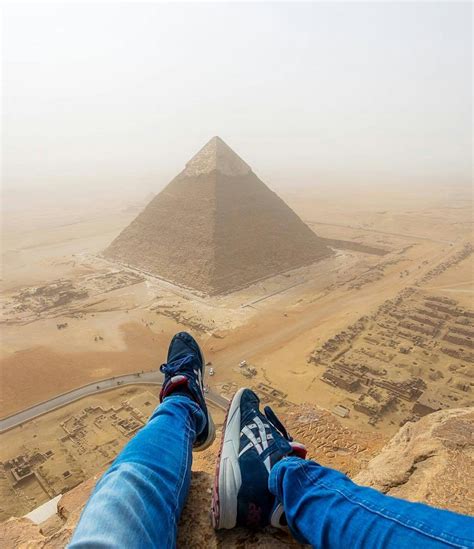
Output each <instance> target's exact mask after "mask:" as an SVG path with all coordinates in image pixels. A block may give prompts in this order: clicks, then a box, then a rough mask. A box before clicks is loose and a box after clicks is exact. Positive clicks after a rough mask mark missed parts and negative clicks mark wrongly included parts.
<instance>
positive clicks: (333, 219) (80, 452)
mask: <svg viewBox="0 0 474 549" xmlns="http://www.w3.org/2000/svg"><path fill="white" fill-rule="evenodd" d="M266 183H267V184H269V186H270V187H272V182H271V181H268V182H266ZM272 188H273V190H275V191H276V192H277V193H278V195H279V196H280V197H281V198H282V199H283V200H284V201H285V202H286V204H288V205H289V206H290V207H291V208H292V209H293V210H294V211H295V212H296V213H297V214H298V215H299V217H300V218H301V219H302V220H303V221H304V222H305V223H306V224H307V225H308V226H309V227H311V229H313V230H314V231H315V232H316V233H317V235H318V236H319V237H321V238H322V239H325V242H326V245H327V246H328V247H329V248H330V249H331V250H332V252H333V253H332V254H330V255H329V256H327V257H324V258H322V259H320V260H319V261H316V262H314V263H313V264H311V265H307V266H304V267H301V268H298V269H294V270H288V271H286V272H283V273H280V274H279V275H277V276H274V277H272V278H266V279H264V280H260V281H258V282H256V283H254V284H252V285H250V286H247V287H245V288H241V289H239V290H238V291H234V292H233V293H229V294H225V295H220V296H218V295H215V296H211V297H207V296H204V295H199V294H198V293H195V292H193V291H191V290H189V289H185V288H181V287H178V286H175V285H173V284H171V283H170V282H168V281H165V280H163V279H160V278H158V277H154V276H152V275H150V274H149V273H146V272H141V271H139V270H137V269H134V268H129V267H127V266H124V265H123V264H118V263H114V262H113V261H111V260H109V259H106V258H105V257H103V256H102V252H103V251H104V250H105V249H106V248H107V247H108V246H109V245H110V243H111V242H112V241H113V240H114V238H116V237H117V235H118V234H119V233H120V232H121V231H122V230H123V229H124V228H125V227H126V226H127V225H128V224H129V223H130V222H131V221H132V220H133V219H134V218H135V217H136V216H137V214H138V213H139V212H140V211H141V210H142V209H143V207H144V206H145V205H146V204H147V203H148V202H149V200H150V199H151V198H152V196H153V194H152V195H150V188H146V189H145V188H141V187H140V186H137V187H136V188H135V189H133V188H129V189H127V190H126V191H124V190H123V189H122V188H121V190H120V192H119V191H117V192H115V193H106V192H105V191H104V192H102V191H100V189H98V188H95V189H94V190H91V192H90V194H88V193H86V192H85V191H84V192H82V194H81V192H80V190H78V191H77V193H76V194H75V195H73V196H71V195H70V194H69V193H67V192H61V190H58V192H57V193H52V194H51V195H50V196H47V197H45V196H42V197H41V198H38V199H37V198H36V197H34V196H33V195H32V196H27V197H25V196H24V194H23V193H20V192H19V191H18V192H13V191H12V192H11V196H7V197H6V198H8V200H6V201H5V206H4V211H3V245H2V264H3V279H2V294H1V302H2V319H1V323H2V325H1V331H2V346H1V354H0V367H1V380H2V383H1V386H2V389H1V397H2V402H1V413H0V416H1V417H2V425H3V432H2V434H1V437H2V444H1V449H0V462H1V464H0V494H1V501H2V503H1V509H0V515H1V517H0V518H2V519H5V518H7V517H9V516H12V515H16V516H19V515H21V514H24V513H27V512H28V511H30V510H32V509H34V508H35V507H37V506H38V505H40V504H41V503H43V502H44V501H47V500H48V499H50V498H52V497H54V496H55V495H57V494H60V493H64V492H65V491H67V490H68V489H70V488H71V487H73V486H75V485H77V484H78V483H79V482H81V481H82V480H84V479H87V478H89V477H90V476H92V475H93V474H95V473H96V472H97V471H99V470H100V469H101V468H103V467H104V466H105V465H106V464H107V463H109V462H110V461H111V459H113V457H114V456H115V455H116V454H117V452H118V451H119V449H120V448H121V446H122V445H123V444H124V443H125V442H126V440H127V439H128V438H129V437H130V436H131V435H132V434H133V433H134V432H135V431H136V430H137V429H138V428H140V427H141V426H142V425H143V424H144V422H145V421H146V418H147V417H148V415H149V414H150V412H151V411H152V409H153V407H154V406H156V404H157V402H158V399H157V395H158V392H159V384H158V383H153V384H151V383H147V382H146V379H148V378H146V376H147V375H148V373H149V372H152V371H155V370H157V368H158V367H159V365H160V364H161V363H162V362H164V361H165V358H166V352H167V346H168V343H169V340H170V338H171V337H172V336H173V334H174V333H176V332H177V331H181V330H187V331H189V332H191V333H192V334H193V335H194V336H195V337H196V339H197V340H198V341H199V343H200V344H201V346H202V348H203V350H204V354H205V357H206V361H207V377H206V384H207V385H208V388H209V394H210V395H211V394H212V395H214V399H215V402H214V401H212V400H211V407H212V409H213V411H214V413H215V415H216V418H217V423H222V420H223V414H224V412H223V409H222V408H223V406H222V405H221V402H225V400H222V401H220V400H219V398H222V399H229V398H230V397H231V396H232V394H233V392H234V391H235V390H236V389H237V388H238V387H241V386H248V387H252V388H254V389H255V390H256V391H257V392H258V393H259V394H260V395H262V399H263V400H264V401H265V402H270V403H271V404H272V406H274V407H275V408H276V409H277V411H278V410H280V411H283V412H284V411H285V409H287V408H288V407H291V406H292V405H303V403H310V404H317V405H318V406H320V407H322V408H325V409H326V410H328V411H329V412H330V413H332V414H335V415H336V416H338V420H339V421H340V422H341V423H342V425H347V427H348V428H350V429H356V430H359V431H363V432H370V433H374V434H375V435H376V437H377V438H378V439H379V440H380V441H381V442H383V441H385V440H388V438H389V437H390V436H392V435H393V434H394V433H395V432H397V431H398V429H399V428H400V425H403V424H404V423H405V422H406V421H408V420H413V419H416V418H417V417H421V416H423V415H425V414H427V413H430V412H432V411H434V410H438V409H443V408H457V407H462V406H468V405H472V404H473V400H474V397H473V395H474V350H473V338H474V327H473V324H474V306H473V291H474V287H473V286H474V284H473V255H472V252H473V244H472V236H473V225H472V223H473V217H472V194H471V189H469V188H467V187H461V186H459V187H458V186H455V185H449V186H441V185H438V186H436V185H432V186H429V187H424V186H421V185H420V186H417V185H410V186H409V185H405V186H404V185H403V184H400V185H398V186H396V185H383V183H382V182H381V183H380V184H378V185H370V186H369V185H365V184H357V185H356V184H354V185H346V186H340V185H337V186H336V185H328V184H326V185H318V184H316V183H315V184H314V185H313V186H311V187H310V188H288V187H287V188H281V189H279V188H274V187H272ZM158 191H159V189H156V190H154V192H158ZM111 196H112V198H110V197H111ZM195 253H196V254H199V249H196V250H195ZM125 374H131V375H134V376H135V377H136V381H137V383H129V382H127V384H126V385H127V386H122V382H121V381H120V379H118V380H117V386H114V381H113V380H112V381H111V382H110V383H112V385H110V386H107V390H102V389H103V388H104V387H105V386H101V385H100V384H101V383H102V380H111V378H115V377H117V376H122V375H125ZM150 375H154V374H150ZM142 379H143V382H142ZM87 384H97V385H96V387H97V394H95V395H88V396H86V397H84V398H82V399H80V400H76V401H75V402H73V403H70V404H67V405H65V406H61V407H59V408H57V409H56V410H54V411H50V412H48V413H45V414H43V415H40V416H38V417H35V418H34V419H31V420H29V421H22V422H20V423H21V424H17V425H14V426H11V425H7V423H5V421H6V420H5V418H8V417H9V416H13V417H16V416H15V414H17V413H19V412H21V411H22V410H25V409H26V408H29V407H32V406H35V405H37V404H39V403H42V402H44V401H48V400H49V399H52V398H54V397H56V396H58V395H60V394H62V393H65V392H67V391H71V390H74V389H77V388H79V387H82V386H84V385H87ZM216 399H217V400H216ZM335 451H336V452H337V449H335Z"/></svg>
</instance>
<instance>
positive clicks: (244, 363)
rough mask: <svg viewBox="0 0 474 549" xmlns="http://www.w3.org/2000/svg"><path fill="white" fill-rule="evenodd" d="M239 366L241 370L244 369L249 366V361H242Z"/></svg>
mask: <svg viewBox="0 0 474 549" xmlns="http://www.w3.org/2000/svg"><path fill="white" fill-rule="evenodd" d="M239 366H240V367H241V368H243V367H244V366H247V361H246V360H242V361H241V362H240V364H239Z"/></svg>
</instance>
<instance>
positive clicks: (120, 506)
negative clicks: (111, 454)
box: [70, 395, 205, 549]
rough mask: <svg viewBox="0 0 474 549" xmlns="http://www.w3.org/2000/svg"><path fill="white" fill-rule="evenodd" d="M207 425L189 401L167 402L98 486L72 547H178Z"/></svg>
mask: <svg viewBox="0 0 474 549" xmlns="http://www.w3.org/2000/svg"><path fill="white" fill-rule="evenodd" d="M204 422H205V417H204V414H203V412H202V410H201V408H200V407H199V406H198V404H197V403H196V402H194V401H192V400H191V399H190V398H189V397H187V396H184V395H176V396H170V397H168V398H166V399H165V400H164V401H163V403H162V404H161V405H160V406H158V408H157V409H156V410H155V412H154V413H153V415H152V416H151V418H150V421H149V422H148V424H147V425H146V426H145V427H144V428H143V429H142V430H141V431H140V432H139V433H138V434H137V435H136V436H135V438H133V439H132V440H131V441H130V442H129V443H128V444H127V446H126V447H125V448H124V450H123V451H122V452H121V453H120V454H119V456H118V457H117V459H116V460H115V461H114V463H113V464H112V466H111V467H110V469H109V470H108V471H107V472H106V473H105V474H104V476H103V477H102V479H101V480H100V481H99V482H98V484H97V486H96V488H95V490H94V492H93V494H92V496H91V498H90V500H89V502H88V504H87V506H86V507H85V509H84V511H83V513H82V516H81V519H80V521H79V524H78V526H77V528H76V531H75V533H74V536H73V538H72V540H71V543H70V547H71V548H73V549H77V548H80V547H94V548H101V547H102V548H105V547H109V548H112V547H115V548H117V547H127V549H132V548H135V547H136V548H139V547H157V546H159V547H173V546H174V545H175V543H176V528H177V522H178V520H179V517H180V514H181V511H182V508H183V505H184V502H185V500H186V497H187V494H188V491H189V484H190V470H191V462H192V447H193V442H194V440H195V438H196V433H199V432H200V430H202V428H203V425H204Z"/></svg>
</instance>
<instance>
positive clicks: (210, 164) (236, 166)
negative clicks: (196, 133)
mask: <svg viewBox="0 0 474 549" xmlns="http://www.w3.org/2000/svg"><path fill="white" fill-rule="evenodd" d="M213 171H218V172H221V173H223V174H225V175H246V174H248V173H250V172H251V171H252V168H251V167H250V166H249V165H248V164H247V163H246V162H244V161H243V160H242V159H241V158H240V156H239V155H238V154H237V153H235V152H234V151H233V150H232V149H231V148H230V147H229V145H227V144H226V143H225V141H224V140H223V139H222V138H220V137H219V136H218V135H215V136H214V137H211V139H210V140H209V141H208V142H207V143H206V145H204V147H203V148H202V149H201V150H200V151H199V152H198V153H197V154H196V155H194V156H193V157H192V158H191V160H190V161H189V162H188V163H187V164H186V168H185V170H184V173H185V175H188V176H197V175H202V174H206V173H210V172H213Z"/></svg>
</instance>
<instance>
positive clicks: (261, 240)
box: [104, 137, 331, 295]
mask: <svg viewBox="0 0 474 549" xmlns="http://www.w3.org/2000/svg"><path fill="white" fill-rule="evenodd" d="M330 253H331V251H330V250H329V248H327V246H326V245H325V244H324V242H323V241H322V239H320V238H319V237H318V236H317V235H316V234H315V233H314V232H313V231H312V230H311V229H310V228H309V227H308V226H307V225H306V224H305V223H303V221H301V219H300V218H299V217H298V216H297V215H296V214H295V213H294V212H293V210H291V208H289V207H288V206H287V205H286V204H285V203H284V202H283V200H281V198H279V197H278V196H277V195H276V194H275V193H274V192H273V191H271V190H270V189H269V188H268V187H267V186H266V185H265V184H264V183H263V182H262V181H261V180H260V179H259V178H258V177H257V176H256V175H255V174H254V173H253V171H252V169H251V168H250V166H249V165H248V164H246V163H245V162H244V161H243V160H242V159H241V158H240V157H239V156H238V155H237V154H236V153H234V151H233V150H232V149H231V148H230V147H229V146H228V145H226V144H225V143H224V141H222V139H220V138H219V137H213V138H212V139H211V140H210V141H209V142H208V143H207V144H206V145H205V146H204V147H203V148H202V149H201V150H200V151H199V152H198V153H197V154H196V155H195V156H194V157H193V158H192V159H191V160H190V161H189V162H188V163H187V164H186V167H185V169H184V170H183V171H182V172H181V173H180V174H178V175H177V176H176V177H175V178H174V179H173V180H172V181H171V182H170V183H169V184H168V186H167V187H165V188H164V189H163V191H161V193H159V194H158V195H157V196H155V197H154V198H153V200H152V201H151V202H150V203H149V204H148V206H146V208H145V209H144V210H143V211H142V212H141V213H140V214H139V215H138V216H137V217H136V219H135V220H134V221H132V223H130V225H129V226H128V227H127V228H126V229H124V230H123V231H122V233H121V234H120V235H119V236H118V237H117V238H116V239H115V240H114V241H113V242H112V244H111V245H110V246H109V247H108V248H107V249H106V250H105V251H104V256H105V257H107V258H109V259H112V260H116V261H119V262H121V263H124V264H127V265H129V266H131V267H135V268H137V269H140V270H143V271H146V272H149V273H151V274H153V275H155V276H158V277H160V278H163V279H165V280H167V281H169V282H172V283H173V284H177V285H179V286H184V287H186V288H189V289H193V290H197V291H198V292H200V293H203V294H208V295H213V294H222V293H228V292H230V291H233V290H237V289H239V288H242V287H245V286H247V285H249V284H251V283H253V282H256V281H257V280H261V279H263V278H267V277H269V276H273V275H276V274H278V273H282V272H284V271H288V270H290V269H294V268H297V267H301V266H303V265H308V264H310V263H313V262H314V261H316V260H318V259H321V258H323V257H325V256H328V255H329V254H330Z"/></svg>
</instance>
